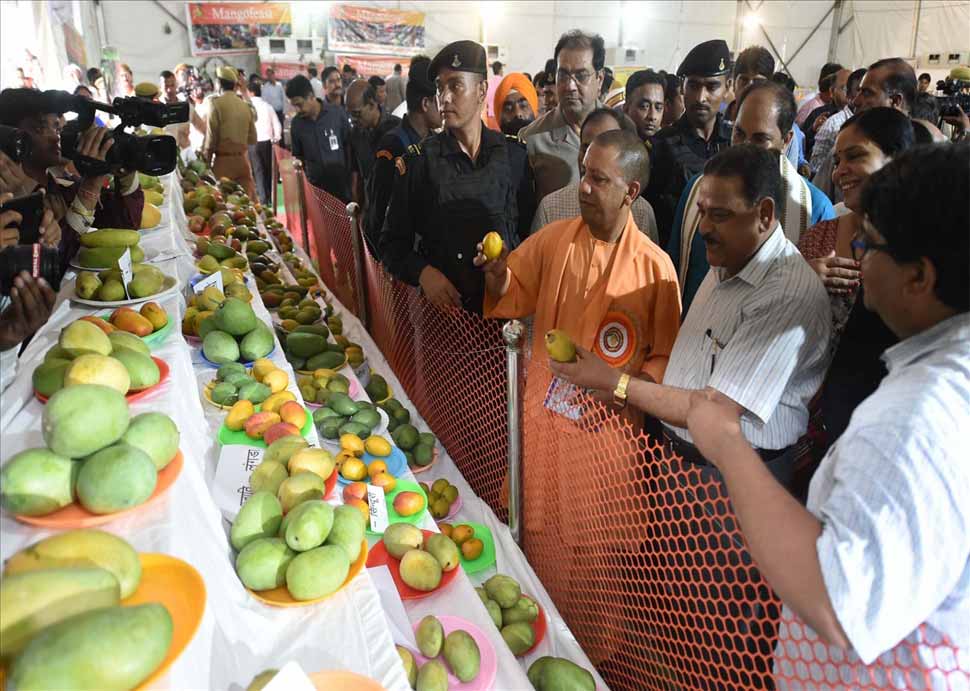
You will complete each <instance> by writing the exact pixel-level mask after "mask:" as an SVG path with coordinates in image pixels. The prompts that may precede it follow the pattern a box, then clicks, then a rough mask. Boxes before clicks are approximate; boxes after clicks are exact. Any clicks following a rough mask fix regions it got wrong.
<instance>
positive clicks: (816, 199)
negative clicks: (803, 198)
mask: <svg viewBox="0 0 970 691" xmlns="http://www.w3.org/2000/svg"><path fill="white" fill-rule="evenodd" d="M802 180H805V184H806V185H808V192H809V194H810V195H811V197H812V215H813V216H816V215H817V214H818V213H819V212H818V211H817V210H818V209H824V212H823V213H824V215H823V216H822V217H821V218H819V219H818V220H819V221H829V220H832V219H834V218H835V207H834V206H832V200H831V199H829V197H828V195H827V194H825V192H823V191H822V190H820V189H819V188H818V187H816V186H815V185H814V184H812V181H811V180H807V179H806V178H802Z"/></svg>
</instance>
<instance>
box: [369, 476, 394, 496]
mask: <svg viewBox="0 0 970 691" xmlns="http://www.w3.org/2000/svg"><path fill="white" fill-rule="evenodd" d="M370 483H371V484H372V485H374V486H375V487H380V488H381V489H383V490H384V496H387V495H388V494H390V493H391V492H393V491H394V488H395V487H396V486H397V480H396V479H395V477H394V476H393V475H391V474H389V473H377V474H375V475H371V480H370Z"/></svg>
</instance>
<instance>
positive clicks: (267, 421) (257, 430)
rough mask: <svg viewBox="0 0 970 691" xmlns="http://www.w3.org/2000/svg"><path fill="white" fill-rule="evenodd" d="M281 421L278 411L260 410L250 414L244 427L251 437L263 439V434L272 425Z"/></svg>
mask: <svg viewBox="0 0 970 691" xmlns="http://www.w3.org/2000/svg"><path fill="white" fill-rule="evenodd" d="M279 421H280V416H279V415H277V414H276V413H267V412H259V413H254V414H253V415H250V416H249V419H248V420H246V424H245V426H244V429H245V430H246V436H247V437H249V438H250V439H262V438H263V434H264V433H265V432H266V430H268V429H269V428H270V427H272V426H273V425H275V424H276V423H277V422H279Z"/></svg>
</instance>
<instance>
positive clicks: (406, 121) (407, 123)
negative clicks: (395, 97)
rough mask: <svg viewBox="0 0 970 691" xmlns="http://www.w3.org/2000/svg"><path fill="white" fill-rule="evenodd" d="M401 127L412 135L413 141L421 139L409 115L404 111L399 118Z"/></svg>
mask: <svg viewBox="0 0 970 691" xmlns="http://www.w3.org/2000/svg"><path fill="white" fill-rule="evenodd" d="M401 128H402V129H405V130H407V131H408V133H410V134H411V135H413V136H412V139H414V141H415V143H417V142H419V141H421V135H420V134H418V131H417V130H416V129H414V125H412V124H411V116H410V115H408V114H407V113H405V114H404V117H403V118H401Z"/></svg>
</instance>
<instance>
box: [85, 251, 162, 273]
mask: <svg viewBox="0 0 970 691" xmlns="http://www.w3.org/2000/svg"><path fill="white" fill-rule="evenodd" d="M142 251H143V252H144V253H145V258H144V259H142V260H141V263H142V264H147V263H151V261H152V260H154V259H155V258H156V257H157V256H158V252H156V251H155V250H142ZM68 266H70V267H71V268H72V269H77V270H78V271H107V270H108V269H117V268H118V267H117V265H116V266H100V267H97V268H91V267H86V266H81V265H80V264H78V261H77V255H75V256H74V258H73V259H72V260H71V261H70V262H68Z"/></svg>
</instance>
